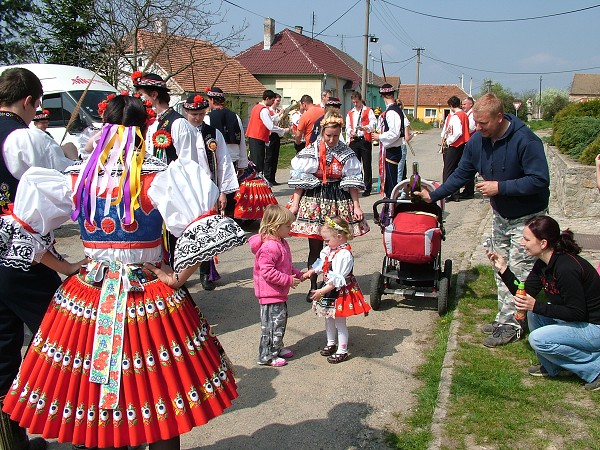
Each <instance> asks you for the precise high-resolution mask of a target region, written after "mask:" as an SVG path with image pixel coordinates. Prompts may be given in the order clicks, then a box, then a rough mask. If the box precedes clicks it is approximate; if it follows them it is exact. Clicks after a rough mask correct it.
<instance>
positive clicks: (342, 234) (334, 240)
mask: <svg viewBox="0 0 600 450" xmlns="http://www.w3.org/2000/svg"><path fill="white" fill-rule="evenodd" d="M321 236H322V237H323V240H324V241H325V243H326V244H327V246H326V247H325V248H324V249H323V250H322V251H321V255H320V258H319V259H318V260H317V261H316V262H315V264H313V268H312V269H311V270H309V271H308V272H307V273H306V275H305V276H309V275H312V274H318V273H323V283H322V285H321V287H320V288H319V289H315V290H314V291H313V292H312V296H311V299H312V300H313V311H314V312H315V313H316V314H317V315H318V316H320V317H325V331H326V333H327V345H326V346H325V347H323V349H322V350H321V352H320V353H321V355H323V356H327V361H328V362H330V363H331V364H337V363H340V362H342V361H345V360H347V359H348V327H347V326H346V317H348V316H354V315H358V314H364V315H365V316H366V315H368V314H369V311H370V310H371V307H370V306H369V304H368V303H367V302H365V298H364V296H363V293H362V292H361V290H360V286H359V285H358V282H357V281H356V278H355V277H354V274H353V273H352V269H353V267H354V257H353V256H352V248H351V247H350V244H348V241H349V240H351V239H352V237H353V234H352V230H351V229H350V227H349V226H348V222H346V221H345V220H344V219H342V218H341V217H339V216H338V217H334V218H333V219H330V218H329V217H326V218H325V225H323V227H322V228H321ZM336 331H337V345H336V343H335V342H336Z"/></svg>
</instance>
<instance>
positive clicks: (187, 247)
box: [2, 124, 244, 447]
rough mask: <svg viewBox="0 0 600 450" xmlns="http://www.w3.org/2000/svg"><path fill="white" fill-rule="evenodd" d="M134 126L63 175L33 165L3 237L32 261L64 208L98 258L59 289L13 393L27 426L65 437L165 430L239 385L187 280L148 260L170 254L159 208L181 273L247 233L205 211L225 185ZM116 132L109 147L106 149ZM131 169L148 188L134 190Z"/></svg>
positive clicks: (102, 441) (121, 442) (15, 411)
mask: <svg viewBox="0 0 600 450" xmlns="http://www.w3.org/2000/svg"><path fill="white" fill-rule="evenodd" d="M136 133H137V134H138V137H139V138H140V141H141V140H142V138H141V134H140V132H139V129H134V128H128V127H123V126H117V125H109V124H107V125H105V126H104V128H103V131H102V136H101V137H100V141H99V143H98V146H97V148H96V150H95V151H94V153H92V155H91V156H90V158H89V159H88V160H87V162H85V163H83V164H81V165H76V166H71V167H70V168H68V169H67V172H66V174H62V173H60V172H57V171H53V170H49V169H41V168H31V169H29V170H28V171H27V172H26V173H25V175H24V176H23V178H22V179H21V184H20V186H19V189H18V191H17V198H16V200H15V208H14V212H13V216H7V217H6V218H3V220H7V221H11V224H12V227H13V229H14V230H15V232H14V233H13V235H14V236H13V237H11V236H4V240H5V243H4V250H5V253H6V254H7V255H9V256H11V255H12V256H13V260H14V259H15V258H14V256H15V255H21V257H22V258H21V259H22V263H23V265H24V266H27V265H30V264H31V262H32V261H33V260H34V259H39V255H40V254H43V252H44V251H47V250H49V245H48V244H46V243H47V242H52V241H53V239H51V238H50V239H39V236H47V235H49V234H50V236H51V230H53V229H54V228H56V227H57V226H59V225H60V224H61V223H63V222H65V221H66V220H68V219H69V218H72V219H74V220H77V221H78V222H79V225H80V229H81V237H82V240H83V244H84V247H85V254H86V255H87V257H88V259H89V263H88V264H87V265H86V266H84V267H83V268H82V269H81V270H80V272H79V273H77V274H74V275H72V276H70V277H68V278H67V279H66V280H65V281H64V282H63V283H62V285H61V286H60V287H59V289H58V290H57V292H56V293H55V295H54V297H53V299H52V301H51V302H50V306H49V308H48V310H47V313H46V316H45V317H44V320H43V321H42V324H41V326H40V328H39V331H38V332H37V334H36V335H35V336H34V338H33V340H32V343H31V346H30V348H29V350H28V352H27V355H26V356H25V359H24V362H23V364H22V365H21V368H20V371H19V374H18V375H17V377H16V378H15V380H14V382H13V384H12V387H11V389H10V391H9V393H8V394H7V396H6V400H5V403H4V411H5V412H6V413H9V414H10V415H11V418H12V419H13V420H15V421H17V422H18V423H19V424H20V425H21V426H22V427H24V428H27V429H28V430H29V432H30V433H35V434H41V435H42V436H44V437H46V438H57V439H58V440H59V441H60V442H73V443H74V444H83V445H85V446H86V447H96V446H99V447H112V446H115V447H120V446H126V445H130V446H135V445H139V444H142V443H145V442H146V443H152V442H156V441H159V440H165V439H170V438H172V437H175V436H177V435H180V434H182V433H185V432H187V431H189V430H191V429H192V428H193V427H195V426H198V425H202V424H204V423H206V422H208V421H209V420H210V419H212V418H214V417H216V416H218V415H220V414H221V413H222V412H223V411H224V409H225V408H227V407H229V406H230V405H231V401H232V400H233V399H234V398H236V397H237V391H236V383H235V380H234V377H233V374H232V372H231V365H230V363H229V362H228V359H227V357H226V355H225V353H224V351H223V349H222V347H221V345H220V343H219V341H218V339H217V338H216V337H215V336H214V335H213V334H212V332H211V329H210V326H209V324H208V322H207V321H206V319H205V318H204V317H203V315H202V314H201V313H200V311H199V310H198V309H197V308H196V306H195V305H194V303H193V300H192V298H191V297H190V295H189V293H188V292H187V290H186V289H185V288H179V289H172V288H170V287H168V286H167V285H166V284H164V283H162V282H161V281H159V280H158V279H157V278H156V276H155V275H154V274H153V273H152V272H151V271H149V270H148V269H146V268H145V267H144V265H143V263H144V262H151V263H153V264H158V263H160V261H161V259H162V247H161V241H162V240H161V233H162V226H163V220H164V222H165V224H166V226H167V228H168V230H169V231H170V232H171V233H173V234H174V235H176V236H178V239H177V245H176V248H175V267H174V269H175V271H176V272H180V271H181V270H183V269H185V268H186V267H189V266H191V265H194V264H196V263H197V262H200V261H204V260H206V259H209V258H210V257H212V256H213V255H214V254H215V253H218V252H223V251H224V250H226V249H228V248H230V247H232V246H234V245H239V244H241V243H243V242H244V238H243V232H242V231H241V229H240V228H239V227H238V226H237V225H236V224H235V223H234V222H233V220H231V219H229V218H224V217H222V216H220V215H213V214H211V213H210V212H209V211H210V210H211V208H212V206H213V205H214V204H215V201H216V199H217V197H218V195H219V191H218V188H217V187H216V186H215V185H214V183H212V181H211V180H210V177H209V175H208V174H207V173H206V171H204V170H203V169H201V168H200V166H198V164H197V163H195V162H193V161H183V160H181V159H179V160H177V161H175V162H172V163H171V164H170V165H169V166H168V167H167V166H166V165H165V164H164V163H163V162H162V161H160V160H158V159H156V158H154V157H151V156H144V151H143V150H142V151H141V152H137V151H130V150H132V147H131V146H130V145H128V144H129V143H131V142H132V141H133V139H134V137H135V134H136ZM113 138H114V139H115V141H114V146H113V147H112V152H111V153H108V154H107V153H102V152H100V151H98V150H99V149H100V150H102V149H103V148H104V145H105V142H106V140H111V139H113ZM121 146H124V147H121ZM107 148H108V147H107ZM118 148H121V149H122V148H125V150H124V151H121V152H115V151H114V149H118ZM101 153H102V154H101ZM113 153H114V154H113ZM115 155H116V156H115ZM119 155H120V157H121V158H120V161H116V157H117V156H119ZM125 164H126V166H127V170H124V169H123V165H125ZM99 168H104V169H103V170H99ZM135 171H140V175H139V183H138V185H137V187H139V189H129V188H128V187H127V186H133V187H136V186H135V184H134V183H133V182H131V180H132V179H135V178H136V177H135V176H134V172H135ZM109 175H111V176H109ZM130 182H131V183H130ZM119 183H124V185H123V184H122V185H120V186H119ZM23 236H24V237H23ZM2 257H5V255H2Z"/></svg>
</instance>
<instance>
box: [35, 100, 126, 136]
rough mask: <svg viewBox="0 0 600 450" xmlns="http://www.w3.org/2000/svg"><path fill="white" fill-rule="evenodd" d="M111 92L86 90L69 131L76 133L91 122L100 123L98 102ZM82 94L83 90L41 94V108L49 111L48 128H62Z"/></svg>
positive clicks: (67, 121)
mask: <svg viewBox="0 0 600 450" xmlns="http://www.w3.org/2000/svg"><path fill="white" fill-rule="evenodd" d="M111 93H114V92H113V91H87V93H86V94H85V97H84V99H83V102H82V103H81V106H80V108H79V114H78V118H77V120H75V121H74V122H73V123H72V124H71V126H70V127H69V131H70V132H72V133H78V132H80V131H81V130H82V129H83V128H85V127H87V126H90V125H92V124H93V123H101V122H102V118H101V117H100V115H99V114H98V103H100V102H101V101H102V100H105V99H106V97H107V96H108V94H111ZM82 94H83V90H81V91H69V92H60V93H54V94H45V95H44V96H43V98H42V105H43V108H44V109H47V110H48V112H49V113H50V122H49V127H50V128H64V127H66V126H67V124H68V123H69V120H70V119H71V115H72V114H73V111H74V110H75V107H76V105H77V102H79V99H80V98H81V95H82Z"/></svg>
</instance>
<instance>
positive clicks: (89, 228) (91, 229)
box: [83, 220, 96, 233]
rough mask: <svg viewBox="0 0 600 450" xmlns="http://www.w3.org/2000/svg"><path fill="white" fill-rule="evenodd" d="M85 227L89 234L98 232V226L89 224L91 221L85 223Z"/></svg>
mask: <svg viewBox="0 0 600 450" xmlns="http://www.w3.org/2000/svg"><path fill="white" fill-rule="evenodd" d="M83 226H84V227H85V229H86V230H87V232H88V233H93V232H95V231H96V224H95V223H92V222H89V221H87V220H86V221H85V223H84V224H83Z"/></svg>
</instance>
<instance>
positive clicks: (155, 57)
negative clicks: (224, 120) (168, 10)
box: [122, 31, 266, 119]
mask: <svg viewBox="0 0 600 450" xmlns="http://www.w3.org/2000/svg"><path fill="white" fill-rule="evenodd" d="M137 45H138V49H137V54H138V66H139V67H147V66H148V62H149V61H150V60H151V59H152V62H151V64H150V66H149V69H147V72H154V73H157V74H159V75H160V76H162V77H163V78H165V79H167V85H168V87H169V89H170V95H171V105H175V104H178V103H182V102H183V101H185V99H186V98H187V96H188V94H190V93H193V92H199V93H201V94H202V93H204V90H205V88H206V87H210V86H218V87H220V88H221V89H222V90H223V92H225V94H226V99H227V106H228V107H229V108H230V109H232V110H234V111H236V112H237V113H238V114H239V115H240V117H242V119H244V118H247V117H249V111H250V110H251V109H252V107H253V106H254V105H255V104H256V102H258V101H260V100H262V93H263V91H264V90H265V89H266V88H265V87H264V86H263V84H262V83H261V82H260V81H258V80H257V79H256V78H255V77H254V76H253V75H252V74H251V73H250V72H249V71H248V70H247V69H246V68H245V67H244V66H243V65H242V64H240V63H239V62H238V61H237V60H236V59H235V58H233V57H231V56H229V55H227V54H226V53H225V52H223V51H222V50H221V49H220V48H219V47H217V46H216V45H214V44H212V43H210V42H207V41H203V40H201V39H192V38H188V37H183V36H177V35H165V34H164V33H155V32H150V31H140V32H138V44H137ZM123 83H124V86H122V88H125V89H130V88H131V80H129V79H123Z"/></svg>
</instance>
